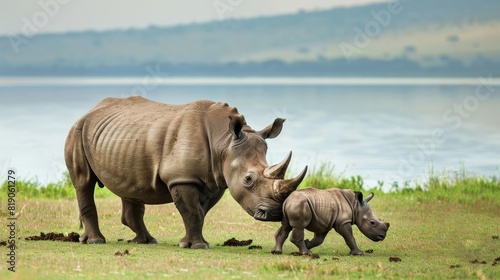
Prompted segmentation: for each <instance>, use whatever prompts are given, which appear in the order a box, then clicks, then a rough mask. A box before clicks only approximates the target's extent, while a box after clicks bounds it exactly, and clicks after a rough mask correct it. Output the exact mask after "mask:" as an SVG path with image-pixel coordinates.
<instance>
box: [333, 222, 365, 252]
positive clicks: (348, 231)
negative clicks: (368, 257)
mask: <svg viewBox="0 0 500 280" xmlns="http://www.w3.org/2000/svg"><path fill="white" fill-rule="evenodd" d="M339 233H340V235H342V237H344V240H345V243H346V244H347V246H349V249H351V252H350V254H351V255H356V256H362V255H364V254H365V253H364V252H363V251H361V250H360V249H359V248H358V245H356V239H354V235H353V234H352V225H351V224H349V223H345V224H344V225H342V227H341V228H340V232H339Z"/></svg>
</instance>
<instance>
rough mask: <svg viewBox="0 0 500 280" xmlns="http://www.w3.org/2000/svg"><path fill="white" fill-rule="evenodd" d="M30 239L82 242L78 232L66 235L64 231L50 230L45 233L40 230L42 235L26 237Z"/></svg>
mask: <svg viewBox="0 0 500 280" xmlns="http://www.w3.org/2000/svg"><path fill="white" fill-rule="evenodd" d="M24 239H25V240H29V241H45V240H50V241H62V242H80V235H79V234H78V233H76V232H71V233H70V234H68V235H64V233H55V232H49V233H47V234H45V233H44V232H40V235H33V236H28V237H26V238H24Z"/></svg>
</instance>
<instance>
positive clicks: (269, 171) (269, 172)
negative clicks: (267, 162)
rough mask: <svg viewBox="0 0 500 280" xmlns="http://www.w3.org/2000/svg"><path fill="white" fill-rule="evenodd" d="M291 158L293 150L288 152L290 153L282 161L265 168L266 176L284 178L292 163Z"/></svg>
mask: <svg viewBox="0 0 500 280" xmlns="http://www.w3.org/2000/svg"><path fill="white" fill-rule="evenodd" d="M290 159H292V151H290V152H289V153H288V155H287V156H286V158H285V159H284V160H283V161H282V162H280V163H278V164H275V165H272V166H269V167H268V168H266V169H265V170H264V176H266V177H267V178H269V179H284V178H285V173H286V169H287V168H288V164H289V163H290Z"/></svg>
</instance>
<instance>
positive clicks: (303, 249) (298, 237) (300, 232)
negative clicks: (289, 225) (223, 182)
mask: <svg viewBox="0 0 500 280" xmlns="http://www.w3.org/2000/svg"><path fill="white" fill-rule="evenodd" d="M290 241H292V243H293V244H295V246H297V247H298V248H299V253H300V254H302V255H310V254H311V251H309V249H307V246H306V243H305V241H304V229H303V228H293V230H292V236H291V237H290Z"/></svg>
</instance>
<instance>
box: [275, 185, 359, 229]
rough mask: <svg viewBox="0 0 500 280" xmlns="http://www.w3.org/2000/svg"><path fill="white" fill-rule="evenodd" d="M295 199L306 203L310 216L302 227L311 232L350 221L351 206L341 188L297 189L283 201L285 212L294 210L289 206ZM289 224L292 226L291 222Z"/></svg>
mask: <svg viewBox="0 0 500 280" xmlns="http://www.w3.org/2000/svg"><path fill="white" fill-rule="evenodd" d="M295 193H296V194H295ZM297 199H298V200H301V201H303V202H304V203H307V205H308V208H309V209H310V212H311V218H310V221H309V223H307V225H306V226H304V228H305V229H307V230H309V231H312V232H327V231H329V230H331V229H332V228H334V227H336V226H338V225H340V224H342V223H344V222H345V221H350V219H351V217H352V210H351V207H350V206H349V203H348V202H347V201H346V199H345V197H344V195H343V194H342V190H339V189H328V190H319V189H315V188H305V189H301V190H297V191H295V192H293V193H292V194H291V195H290V196H289V197H288V198H287V200H286V201H285V204H284V206H283V207H284V209H285V211H284V212H285V214H286V212H293V211H294V209H293V208H292V207H290V206H291V205H292V204H291V203H290V202H292V201H293V200H297ZM290 225H291V226H292V227H294V225H293V224H292V223H291V222H290Z"/></svg>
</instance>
